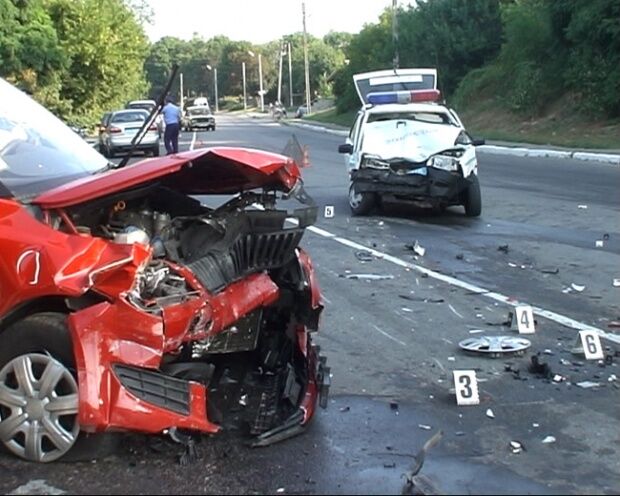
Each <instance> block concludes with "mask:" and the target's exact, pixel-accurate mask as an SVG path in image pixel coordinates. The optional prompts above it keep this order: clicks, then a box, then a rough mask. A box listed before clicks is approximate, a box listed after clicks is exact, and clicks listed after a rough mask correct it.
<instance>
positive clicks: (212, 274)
mask: <svg viewBox="0 0 620 496" xmlns="http://www.w3.org/2000/svg"><path fill="white" fill-rule="evenodd" d="M303 234H304V230H303V229H286V230H282V231H274V232H266V233H250V234H243V235H241V236H240V237H239V238H238V239H237V240H236V241H235V242H234V243H233V245H232V247H231V248H230V249H229V250H228V251H217V252H211V253H207V254H206V255H205V256H203V257H202V258H200V259H199V260H196V261H194V262H191V263H189V264H187V266H188V267H189V269H190V270H191V271H192V272H193V273H194V274H195V275H196V277H197V278H198V280H199V281H200V282H201V283H202V284H203V285H204V286H205V288H207V289H208V290H209V291H212V292H217V291H219V290H221V289H223V288H224V287H225V286H227V285H228V284H230V283H232V282H234V281H236V280H238V279H241V278H242V277H245V276H246V275H248V274H251V273H254V272H259V271H262V270H268V269H276V268H279V267H282V266H283V265H286V264H287V263H288V262H290V261H291V260H292V258H293V257H294V256H295V248H296V247H297V246H298V245H299V242H300V241H301V238H302V236H303Z"/></svg>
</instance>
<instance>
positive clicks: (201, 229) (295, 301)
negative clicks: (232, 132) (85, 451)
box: [0, 79, 329, 462]
mask: <svg viewBox="0 0 620 496" xmlns="http://www.w3.org/2000/svg"><path fill="white" fill-rule="evenodd" d="M202 195H227V196H228V197H230V198H229V199H228V201H226V202H225V203H223V204H219V205H213V203H214V202H215V201H216V200H218V199H221V196H213V197H210V196H202ZM196 196H198V197H199V198H200V201H199V199H197V198H196ZM283 197H284V198H289V199H290V198H292V199H296V200H297V201H298V202H300V205H299V207H300V208H297V209H295V210H294V211H288V210H286V209H282V208H277V207H276V201H277V200H279V199H281V198H283ZM207 203H210V204H211V205H210V206H207ZM220 203H221V201H220ZM316 212H317V210H316V207H315V206H313V204H312V202H311V200H310V198H309V197H308V196H307V195H306V194H305V193H304V189H303V185H302V182H301V175H300V171H299V169H298V167H297V165H296V164H295V163H294V162H293V160H292V159H290V158H288V157H285V156H282V155H276V154H272V153H268V152H264V151H259V150H252V149H242V148H211V149H201V150H194V151H189V152H185V153H179V154H177V155H172V156H168V157H161V158H155V159H149V160H144V161H142V162H140V163H137V164H134V165H130V166H128V167H125V168H122V169H116V170H115V169H113V168H112V166H111V165H110V164H108V162H107V160H106V159H105V158H103V157H102V156H101V155H99V154H98V153H97V152H96V151H95V150H94V149H93V148H92V147H91V146H89V145H88V144H87V143H86V142H85V141H83V140H82V139H81V138H80V137H79V136H78V135H76V134H75V133H74V132H73V131H71V130H70V129H69V128H68V127H66V126H64V125H63V124H62V123H61V122H60V121H59V120H58V119H56V118H55V117H54V116H53V115H52V114H51V113H49V112H48V111H47V110H45V109H44V108H43V107H41V106H40V105H38V104H37V103H35V102H34V101H33V100H32V99H30V98H29V97H28V96H26V95H25V94H23V93H22V92H20V91H19V90H17V89H16V88H14V87H13V86H12V85H10V84H9V83H7V82H6V81H4V80H2V79H0V441H1V442H2V443H3V444H4V446H6V448H8V449H9V450H10V451H11V452H13V453H14V454H16V455H17V456H19V457H22V458H24V459H27V460H30V461H37V462H49V461H53V460H57V459H59V458H61V457H62V456H64V455H65V454H67V453H69V452H70V451H71V450H72V449H74V448H75V447H76V443H77V444H81V443H90V442H93V441H95V442H96V440H97V436H96V435H93V434H96V433H100V432H105V431H139V432H144V433H166V432H168V433H170V434H171V435H173V437H174V438H175V439H180V438H183V437H187V434H190V435H191V434H193V433H196V434H198V433H208V434H213V433H216V432H218V431H219V430H220V429H225V428H238V429H243V430H244V431H245V432H247V433H248V434H249V435H252V436H255V439H254V444H255V445H265V444H269V443H271V442H275V441H278V440H280V439H284V438H287V437H290V436H292V435H294V434H297V433H299V432H301V431H302V430H303V428H304V426H305V425H306V424H307V423H308V422H309V420H310V419H311V417H312V416H313V414H314V412H315V408H316V405H317V404H321V406H325V405H326V401H327V392H328V388H329V370H328V368H327V367H326V366H325V359H324V357H320V356H319V350H318V347H317V346H315V345H313V343H312V333H313V332H315V331H317V328H318V322H319V315H320V313H321V310H322V305H321V295H320V292H319V287H318V285H317V281H316V277H315V273H314V269H313V267H312V262H311V261H310V258H309V257H308V255H307V254H306V253H305V252H304V251H303V250H302V249H301V248H300V247H299V242H300V240H301V238H302V236H303V234H304V228H305V227H306V226H308V225H309V224H311V223H312V222H314V221H315V219H316Z"/></svg>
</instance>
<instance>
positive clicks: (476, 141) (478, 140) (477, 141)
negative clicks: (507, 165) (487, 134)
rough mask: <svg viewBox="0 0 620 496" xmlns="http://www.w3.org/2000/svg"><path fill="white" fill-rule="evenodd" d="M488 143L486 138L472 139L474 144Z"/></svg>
mask: <svg viewBox="0 0 620 496" xmlns="http://www.w3.org/2000/svg"><path fill="white" fill-rule="evenodd" d="M485 143H486V140H485V139H484V138H479V139H472V140H471V144H472V145H474V146H482V145H484V144H485Z"/></svg>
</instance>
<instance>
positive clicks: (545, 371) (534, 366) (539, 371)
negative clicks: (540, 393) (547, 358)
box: [527, 355, 553, 379]
mask: <svg viewBox="0 0 620 496" xmlns="http://www.w3.org/2000/svg"><path fill="white" fill-rule="evenodd" d="M527 370H528V372H529V373H530V374H533V375H536V376H539V377H541V378H543V379H551V378H552V377H553V372H552V371H551V367H549V364H547V363H543V362H541V361H540V359H539V358H538V355H533V356H532V358H531V363H530V365H529V366H528V368H527Z"/></svg>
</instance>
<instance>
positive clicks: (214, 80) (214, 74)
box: [213, 67, 220, 112]
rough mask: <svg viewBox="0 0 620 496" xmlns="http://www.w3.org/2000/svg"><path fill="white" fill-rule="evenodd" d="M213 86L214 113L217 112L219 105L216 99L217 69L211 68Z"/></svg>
mask: <svg viewBox="0 0 620 496" xmlns="http://www.w3.org/2000/svg"><path fill="white" fill-rule="evenodd" d="M213 84H214V85H215V111H216V112H219V111H220V105H219V103H218V97H217V67H214V68H213Z"/></svg>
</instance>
